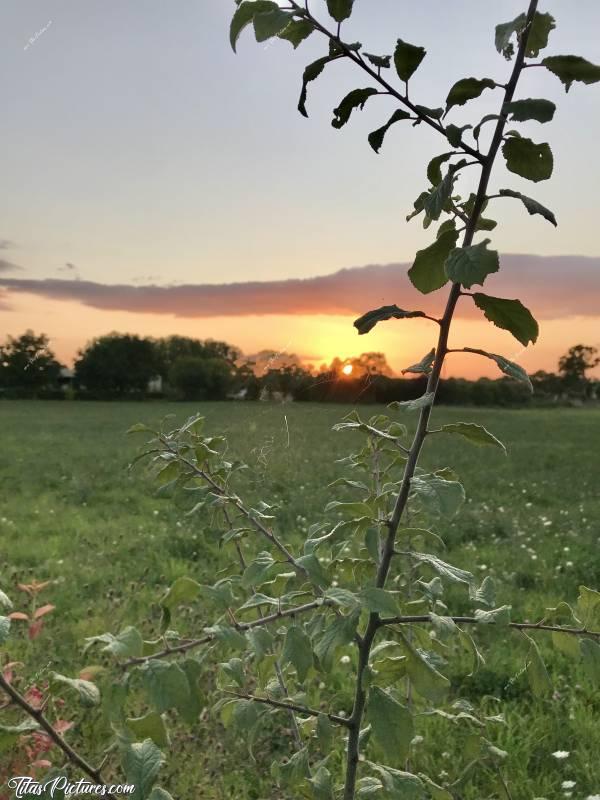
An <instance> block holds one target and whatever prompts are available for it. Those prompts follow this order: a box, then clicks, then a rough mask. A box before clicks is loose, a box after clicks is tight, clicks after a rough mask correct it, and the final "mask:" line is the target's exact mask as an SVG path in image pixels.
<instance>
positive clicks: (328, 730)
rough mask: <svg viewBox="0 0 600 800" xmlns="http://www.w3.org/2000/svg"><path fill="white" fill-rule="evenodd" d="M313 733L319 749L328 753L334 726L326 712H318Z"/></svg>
mask: <svg viewBox="0 0 600 800" xmlns="http://www.w3.org/2000/svg"><path fill="white" fill-rule="evenodd" d="M315 733H316V736H317V739H318V742H319V747H320V748H321V750H322V751H323V752H324V753H326V754H329V751H330V749H331V743H332V742H333V736H334V728H333V724H332V722H331V720H330V719H329V717H328V716H327V714H319V716H318V717H317V725H316V729H315Z"/></svg>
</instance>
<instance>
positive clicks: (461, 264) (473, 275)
mask: <svg viewBox="0 0 600 800" xmlns="http://www.w3.org/2000/svg"><path fill="white" fill-rule="evenodd" d="M489 243H490V240H489V239H484V240H483V241H482V242H479V243H478V244H472V245H470V246H468V247H457V248H455V249H454V250H452V252H451V253H450V255H449V256H448V258H447V259H446V263H445V266H444V269H445V271H446V275H447V276H448V277H449V278H450V280H451V281H453V282H454V283H461V284H462V285H463V286H464V287H465V288H466V289H470V288H471V287H472V286H473V285H474V284H476V283H478V284H479V285H483V282H484V281H485V279H486V278H487V276H488V275H491V274H492V273H493V272H498V270H499V269H500V261H499V259H498V251H497V250H488V249H487V246H488V244H489Z"/></svg>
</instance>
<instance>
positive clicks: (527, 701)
mask: <svg viewBox="0 0 600 800" xmlns="http://www.w3.org/2000/svg"><path fill="white" fill-rule="evenodd" d="M200 408H201V410H202V412H203V413H205V414H206V416H207V418H208V423H209V427H210V429H211V430H214V431H215V432H222V431H225V432H226V433H227V435H228V438H229V441H230V446H231V449H232V450H233V451H235V452H236V453H237V454H239V456H241V457H242V458H243V459H245V460H246V461H247V462H249V463H250V464H251V465H254V467H255V470H256V484H257V485H256V487H255V493H256V495H260V496H262V497H264V498H265V499H266V500H269V499H270V500H277V501H278V502H279V503H281V513H280V514H279V520H280V524H281V526H282V527H283V528H284V529H285V530H286V531H294V533H293V534H290V538H291V539H293V538H294V537H297V538H298V539H301V538H302V537H303V536H304V535H305V532H306V529H307V527H308V524H310V522H312V521H314V520H316V519H318V518H319V516H320V514H321V512H322V510H323V507H324V506H325V504H326V502H327V500H328V492H327V489H326V486H327V484H328V483H329V482H330V481H332V480H333V479H334V478H335V477H337V475H338V474H339V467H338V466H337V465H336V464H334V460H335V459H336V458H340V457H342V456H343V455H345V454H346V453H347V452H349V451H350V449H351V448H352V445H353V444H356V442H351V441H349V439H348V436H349V435H351V434H345V435H344V434H334V433H332V432H331V425H332V424H333V423H334V422H336V421H338V420H339V419H340V418H341V416H342V415H343V414H344V413H345V412H346V411H347V409H345V408H344V407H340V406H313V405H301V404H299V405H283V406H282V405H263V404H247V405H244V404H203V405H202V406H201V407H200ZM197 410H198V406H197V405H192V404H177V405H173V404H167V403H146V404H135V403H131V404H125V403H110V404H109V403H106V404H103V403H50V402H47V403H35V402H3V403H1V404H0V421H1V422H2V430H3V437H2V439H3V441H2V448H1V449H0V475H1V482H0V493H1V510H0V564H1V573H0V575H1V578H0V580H1V583H0V588H2V589H4V590H5V591H6V592H7V593H9V594H10V595H11V596H12V597H13V599H16V600H17V601H18V603H20V604H21V605H22V606H23V607H25V606H26V596H25V595H24V594H22V593H20V592H18V591H17V590H16V589H15V588H14V586H15V584H16V583H18V582H25V583H27V582H29V581H30V580H31V579H32V578H35V579H37V580H51V581H53V584H52V585H51V586H50V587H48V588H47V589H46V590H44V593H43V594H42V595H41V602H42V601H43V602H52V603H54V604H55V605H56V611H54V612H53V613H52V615H49V616H48V617H47V622H46V627H45V629H44V631H43V632H42V634H41V635H40V636H39V637H38V638H37V639H35V640H34V641H33V642H31V643H29V642H27V640H26V639H25V637H21V638H19V637H17V640H16V643H14V644H12V645H11V647H12V648H13V649H12V650H11V651H10V657H11V658H14V659H16V658H18V659H20V660H23V661H26V662H27V664H28V671H29V674H30V675H31V673H32V672H33V671H34V668H35V669H36V670H37V671H38V673H39V676H40V677H41V676H43V674H44V672H45V671H47V670H50V669H52V670H57V671H59V672H63V673H66V674H75V673H76V672H77V671H78V670H79V669H80V668H81V666H83V665H84V664H85V657H84V656H82V654H81V644H82V641H83V639H84V637H86V636H89V635H92V634H96V633H101V632H104V631H106V630H111V631H116V630H118V629H119V627H121V626H122V625H124V624H130V623H137V622H138V621H139V619H140V617H141V616H142V615H144V614H146V613H147V609H148V607H149V606H151V604H152V603H153V602H154V601H155V600H156V598H157V597H158V596H159V595H160V594H161V593H162V591H163V590H164V588H165V587H166V586H167V585H168V584H170V583H171V582H172V581H173V580H174V579H175V578H177V577H179V576H181V575H191V576H193V577H195V578H197V579H198V580H199V581H201V582H209V581H210V579H211V576H214V573H215V570H216V569H217V566H218V565H219V564H221V563H222V561H221V559H222V556H221V555H220V553H219V551H218V548H217V547H216V544H215V540H214V538H213V537H211V536H210V532H209V531H205V530H203V528H202V524H201V522H199V521H198V520H197V519H196V518H186V517H184V515H183V513H182V509H181V508H178V506H177V504H176V503H173V501H172V500H169V499H167V498H164V497H157V496H156V495H155V494H154V493H153V492H154V490H153V487H152V485H151V484H150V482H149V481H148V479H147V477H146V476H145V474H144V472H143V470H138V471H134V472H128V471H127V465H128V463H129V461H131V459H132V458H133V456H134V455H135V453H136V443H135V442H134V441H132V440H131V438H127V437H126V436H125V435H124V432H125V430H126V429H127V427H128V426H129V425H131V424H132V423H133V422H137V421H144V422H148V423H152V422H155V421H157V420H158V419H159V418H161V417H162V416H164V415H165V414H166V413H174V414H175V415H176V417H177V421H183V420H184V419H185V418H186V417H187V416H189V415H190V414H191V413H194V412H195V411H197ZM373 413H374V412H373ZM437 416H438V419H440V420H443V421H455V420H458V419H467V420H472V421H475V422H478V423H481V424H484V425H486V427H488V428H490V429H491V430H492V431H493V432H494V433H495V434H496V435H497V436H498V437H499V438H501V439H502V440H503V441H504V442H505V443H506V444H507V445H508V448H509V453H510V455H509V457H508V458H505V457H504V456H503V455H502V454H501V453H500V452H499V451H498V452H496V451H492V450H491V449H481V450H480V449H477V448H469V447H468V446H467V445H462V444H460V443H456V442H455V441H453V440H452V439H451V437H446V438H444V439H442V437H439V439H438V438H435V441H432V442H431V444H429V443H428V446H427V449H426V452H425V459H424V461H425V462H426V464H427V463H429V464H431V465H432V466H433V465H435V466H436V467H437V466H445V465H448V466H452V467H453V468H454V469H455V470H456V471H457V472H458V473H459V475H460V476H461V478H462V480H463V482H464V484H465V486H466V489H467V492H468V498H469V499H468V503H467V505H466V507H465V509H464V511H463V512H462V514H461V515H460V516H459V517H458V518H457V520H456V521H454V522H452V523H448V524H446V526H445V528H443V529H442V530H441V531H440V533H442V535H443V536H444V537H445V539H446V541H447V543H448V553H447V560H448V561H450V562H452V563H455V564H457V565H458V566H461V567H464V568H466V569H470V570H473V571H475V572H476V573H482V572H484V571H485V572H491V573H492V574H494V575H495V576H496V578H497V579H498V583H499V585H500V596H499V598H498V599H499V604H502V603H509V604H511V605H512V606H513V608H514V609H515V611H514V615H513V616H514V618H519V617H520V618H529V619H536V618H538V617H539V615H540V614H541V613H542V612H543V609H544V608H546V607H548V606H553V605H556V603H557V602H558V601H559V600H562V599H567V600H570V601H574V600H575V598H576V596H577V587H578V585H579V584H581V583H584V584H586V585H588V586H591V587H594V588H600V548H599V547H598V545H599V542H600V524H599V520H600V491H599V489H598V473H599V468H600V453H599V452H598V442H599V440H600V437H599V435H598V434H599V433H600V412H598V411H597V410H589V411H582V410H548V411H545V410H526V411H498V410H492V409H485V410H482V409H475V410H474V409H468V410H459V409H442V410H440V411H439V412H437ZM426 464H425V465H426ZM16 624H17V623H15V625H16ZM518 639H519V637H518V636H517V635H516V634H515V635H513V636H509V637H507V638H506V640H505V642H503V643H501V644H500V645H499V646H498V647H497V648H496V651H495V655H494V656H492V657H491V658H489V659H488V662H487V664H486V666H485V667H484V668H483V669H481V670H480V671H479V673H477V675H475V676H474V677H473V678H470V679H468V680H464V681H463V682H457V683H456V684H455V691H456V693H457V694H459V695H461V696H467V697H471V698H475V699H478V698H480V699H482V701H483V702H484V703H487V705H488V706H489V707H490V708H496V706H495V701H493V700H489V699H487V700H486V699H485V698H486V697H487V696H488V695H493V696H495V697H503V698H504V699H505V700H506V705H505V708H504V711H505V713H506V717H507V725H506V726H504V727H502V728H500V729H499V730H498V732H497V733H496V743H497V744H498V746H499V747H501V748H505V749H507V750H509V751H510V755H509V758H508V761H507V764H506V774H507V776H508V777H509V778H510V779H511V781H512V783H513V786H515V787H517V789H516V792H515V794H514V800H517V799H518V798H534V797H545V798H548V800H552V799H553V798H560V797H562V796H563V795H564V791H565V790H564V789H562V788H561V784H562V782H563V781H576V786H575V787H574V788H572V789H569V791H572V792H573V795H572V796H573V798H586V797H587V796H588V795H593V794H600V761H599V760H598V757H597V754H598V752H599V751H600V726H598V725H597V718H598V713H599V711H600V695H599V693H598V692H597V691H595V690H594V689H593V687H591V685H590V684H589V682H588V681H587V679H586V678H585V677H584V675H583V673H582V672H581V670H580V668H579V667H578V666H577V665H574V664H573V662H571V661H568V660H566V659H563V658H562V657H561V656H557V655H556V654H555V653H553V651H552V650H551V649H548V651H547V652H548V656H549V668H550V670H551V673H552V677H553V680H554V683H555V687H556V691H555V693H554V696H553V697H552V699H549V700H544V701H533V700H532V699H531V696H530V692H529V689H528V686H527V679H526V677H525V676H524V675H523V674H521V669H522V664H523V654H524V647H523V644H522V643H521V642H520V641H519V640H518ZM544 652H546V650H544ZM82 734H83V735H84V739H85V742H84V744H85V746H86V747H88V748H90V747H92V748H93V747H94V730H93V726H92V727H91V728H90V726H89V725H88V726H87V729H86V725H85V724H84V725H83V727H82ZM428 736H429V737H430V738H429V739H428V741H426V742H425V745H424V746H426V747H427V748H428V749H431V751H432V753H433V757H432V758H431V759H430V760H429V763H427V762H428V760H427V759H424V760H423V768H424V769H426V770H428V771H429V773H430V774H431V775H432V777H434V778H435V776H436V775H440V773H443V772H444V771H446V772H448V771H450V772H451V771H452V768H453V767H454V762H455V761H456V760H461V761H462V760H463V756H462V753H461V752H460V750H461V747H462V745H461V743H460V739H459V738H457V737H448V735H447V730H443V729H442V728H441V727H439V726H438V727H437V728H434V727H432V728H431V729H430V731H429V734H428ZM280 746H281V742H280V737H278V736H274V737H272V739H269V738H267V739H265V740H264V742H263V743H262V744H261V747H260V748H256V750H257V752H260V753H262V755H261V756H257V758H258V763H256V764H254V763H252V762H250V761H249V758H248V755H247V752H246V750H245V749H244V747H243V744H241V743H238V742H236V741H234V740H232V739H231V737H228V736H227V735H225V734H223V732H222V731H221V730H220V729H219V727H218V725H217V723H216V722H214V721H212V720H210V719H207V718H203V721H202V722H201V723H199V724H198V726H197V727H196V728H194V730H192V731H191V732H190V731H189V730H187V731H185V732H184V733H182V734H181V735H179V736H178V737H177V738H176V740H175V741H174V747H175V748H176V749H177V751H178V753H179V755H178V758H177V764H178V765H177V769H170V771H169V772H168V773H167V777H166V779H164V780H163V781H162V783H163V785H165V786H166V787H167V788H169V790H170V791H171V792H172V793H173V795H174V797H176V798H178V800H184V799H185V800H187V798H189V799H190V800H193V799H195V798H199V797H201V798H208V799H209V800H226V799H228V798H230V797H232V796H234V795H235V796H236V798H238V800H273V798H274V797H275V795H273V794H272V789H270V788H269V787H270V786H271V784H270V782H269V780H268V775H266V773H267V771H268V767H267V766H266V764H267V763H268V761H269V760H270V759H269V757H268V756H269V753H270V751H271V750H272V749H276V748H278V747H280ZM558 750H565V751H569V752H570V755H569V757H568V758H566V759H564V760H558V759H556V758H554V757H553V756H552V755H551V754H552V753H553V752H554V751H558ZM261 772H264V773H265V778H264V779H263V778H262V777H261ZM486 796H487V795H486ZM465 797H473V798H478V799H479V798H481V795H479V794H474V795H467V794H465Z"/></svg>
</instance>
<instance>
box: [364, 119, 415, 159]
mask: <svg viewBox="0 0 600 800" xmlns="http://www.w3.org/2000/svg"><path fill="white" fill-rule="evenodd" d="M403 119H410V114H409V113H408V112H407V111H402V109H398V110H397V111H394V113H393V114H392V116H391V117H390V118H389V120H388V121H387V122H386V124H385V125H383V127H381V128H377V130H376V131H373V132H372V133H370V134H369V144H370V145H371V147H372V148H373V150H375V152H376V153H378V152H379V151H380V149H381V145H382V144H383V140H384V138H385V135H386V133H387V132H388V130H389V129H390V128H391V126H392V125H394V123H396V122H401V121H402V120H403Z"/></svg>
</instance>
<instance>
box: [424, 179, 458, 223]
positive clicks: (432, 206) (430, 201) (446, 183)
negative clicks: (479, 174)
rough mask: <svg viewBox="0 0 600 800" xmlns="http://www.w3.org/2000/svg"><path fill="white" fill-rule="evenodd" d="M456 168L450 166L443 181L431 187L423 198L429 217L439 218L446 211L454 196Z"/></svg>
mask: <svg viewBox="0 0 600 800" xmlns="http://www.w3.org/2000/svg"><path fill="white" fill-rule="evenodd" d="M454 171H455V170H454V169H452V168H450V169H449V170H448V172H447V174H446V175H445V177H444V178H442V180H441V182H440V183H438V184H437V186H434V187H433V189H431V190H430V191H429V192H428V193H427V196H426V197H425V198H424V200H423V208H424V209H425V213H426V214H427V216H428V217H429V219H433V220H437V219H439V218H440V214H441V213H442V211H444V209H445V207H446V205H447V203H448V200H449V199H450V197H451V196H452V188H453V186H454V181H455V180H456V177H455V174H454Z"/></svg>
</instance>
